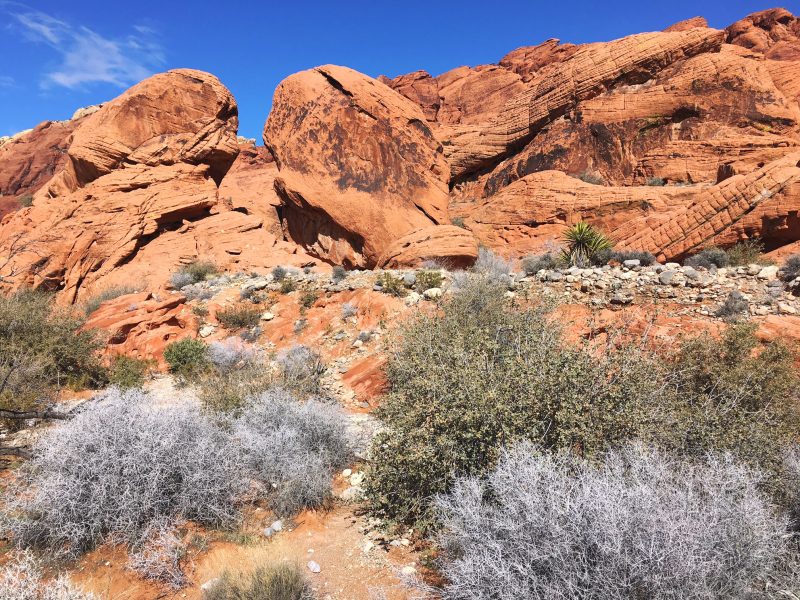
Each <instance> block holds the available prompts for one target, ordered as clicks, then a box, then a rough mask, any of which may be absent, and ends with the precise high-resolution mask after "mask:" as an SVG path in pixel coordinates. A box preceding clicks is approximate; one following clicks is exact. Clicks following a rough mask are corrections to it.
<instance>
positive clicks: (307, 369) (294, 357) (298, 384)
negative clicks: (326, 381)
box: [275, 344, 325, 396]
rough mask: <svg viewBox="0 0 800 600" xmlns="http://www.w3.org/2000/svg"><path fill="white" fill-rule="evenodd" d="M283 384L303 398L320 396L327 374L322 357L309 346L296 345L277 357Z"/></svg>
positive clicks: (282, 351)
mask: <svg viewBox="0 0 800 600" xmlns="http://www.w3.org/2000/svg"><path fill="white" fill-rule="evenodd" d="M275 362H276V363H277V365H278V374H279V377H280V381H281V382H282V384H283V385H284V386H286V387H288V388H291V389H292V390H294V391H296V392H298V393H299V394H300V395H301V396H307V395H315V394H319V393H320V391H321V389H322V382H321V378H322V375H323V373H324V372H325V365H324V364H323V362H322V357H321V356H320V355H319V353H318V352H315V351H314V350H312V349H311V348H309V347H308V346H304V345H302V344H296V345H294V346H292V347H290V348H287V349H284V350H281V351H280V352H279V353H278V355H277V356H276V357H275Z"/></svg>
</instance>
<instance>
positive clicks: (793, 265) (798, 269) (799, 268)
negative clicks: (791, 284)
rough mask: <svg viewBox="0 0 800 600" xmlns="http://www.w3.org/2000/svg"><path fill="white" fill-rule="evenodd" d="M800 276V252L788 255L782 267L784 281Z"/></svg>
mask: <svg viewBox="0 0 800 600" xmlns="http://www.w3.org/2000/svg"><path fill="white" fill-rule="evenodd" d="M797 277H800V254H793V255H792V256H790V257H788V258H787V259H786V261H785V262H784V263H783V267H781V279H783V280H784V281H794V280H795V279H796V278H797Z"/></svg>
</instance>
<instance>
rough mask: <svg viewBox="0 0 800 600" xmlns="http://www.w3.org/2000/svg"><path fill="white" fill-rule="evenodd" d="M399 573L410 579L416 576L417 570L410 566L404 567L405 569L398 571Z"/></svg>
mask: <svg viewBox="0 0 800 600" xmlns="http://www.w3.org/2000/svg"><path fill="white" fill-rule="evenodd" d="M400 572H401V573H402V574H403V575H406V576H407V577H410V576H412V575H416V574H417V570H416V569H415V568H414V567H412V566H411V565H406V566H405V567H403V568H402V569H400Z"/></svg>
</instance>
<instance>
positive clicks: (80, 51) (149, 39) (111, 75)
mask: <svg viewBox="0 0 800 600" xmlns="http://www.w3.org/2000/svg"><path fill="white" fill-rule="evenodd" d="M12 16H13V18H14V19H15V20H16V22H17V24H18V25H19V29H20V30H21V31H22V33H23V35H25V37H26V38H28V39H30V40H33V41H36V42H40V43H44V44H47V45H48V46H50V47H51V48H52V49H53V50H54V51H55V52H56V53H58V55H59V56H60V58H61V63H60V64H59V65H58V67H56V68H55V69H54V70H52V71H50V72H48V73H45V74H44V76H43V79H42V82H41V84H42V87H45V88H46V87H51V86H54V85H57V86H62V87H66V88H79V87H81V86H85V85H88V84H93V83H108V84H112V85H115V86H117V87H120V88H123V87H128V86H130V85H132V84H134V83H137V82H139V81H141V80H142V79H144V78H146V77H148V76H149V75H151V74H152V73H153V72H154V70H157V69H158V68H159V67H160V66H161V65H163V64H164V62H165V59H164V50H163V48H162V47H161V44H160V43H159V41H158V39H157V37H156V33H155V31H153V30H152V29H151V28H149V27H145V26H142V25H137V26H133V27H132V32H131V33H130V34H129V35H127V36H126V37H124V38H120V39H111V38H107V37H104V36H102V35H100V34H99V33H97V32H95V31H93V30H91V29H89V28H88V27H75V26H73V25H70V24H69V23H66V22H64V21H62V20H59V19H56V18H55V17H52V16H50V15H48V14H45V13H43V12H40V11H29V10H28V11H24V12H15V13H12Z"/></svg>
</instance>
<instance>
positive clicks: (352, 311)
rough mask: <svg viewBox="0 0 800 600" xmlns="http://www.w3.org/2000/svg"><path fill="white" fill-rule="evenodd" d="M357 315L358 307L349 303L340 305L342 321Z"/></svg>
mask: <svg viewBox="0 0 800 600" xmlns="http://www.w3.org/2000/svg"><path fill="white" fill-rule="evenodd" d="M357 314H358V307H357V306H355V305H354V304H351V303H350V302H345V303H344V304H342V319H349V318H350V317H354V316H356V315H357Z"/></svg>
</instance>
